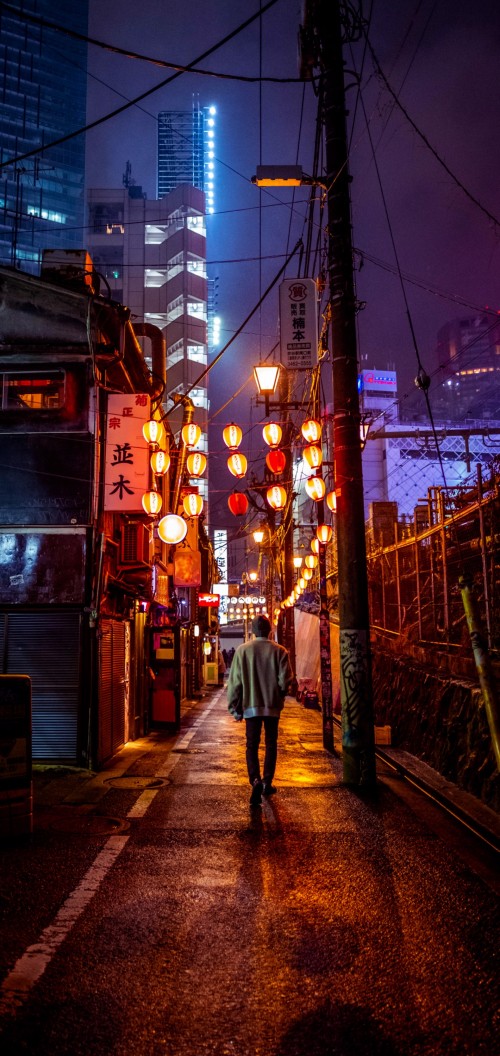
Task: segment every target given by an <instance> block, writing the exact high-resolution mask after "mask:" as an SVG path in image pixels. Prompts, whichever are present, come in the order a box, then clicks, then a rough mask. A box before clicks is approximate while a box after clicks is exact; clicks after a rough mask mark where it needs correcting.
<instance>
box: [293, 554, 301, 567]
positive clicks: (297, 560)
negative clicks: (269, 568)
mask: <svg viewBox="0 0 500 1056" xmlns="http://www.w3.org/2000/svg"><path fill="white" fill-rule="evenodd" d="M301 564H302V558H301V556H300V555H299V554H296V556H295V557H294V559H293V567H294V568H300V566H301Z"/></svg>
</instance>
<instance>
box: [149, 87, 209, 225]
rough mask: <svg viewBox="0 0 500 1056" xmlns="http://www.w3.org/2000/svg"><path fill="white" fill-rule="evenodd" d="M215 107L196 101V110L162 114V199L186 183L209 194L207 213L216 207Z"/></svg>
mask: <svg viewBox="0 0 500 1056" xmlns="http://www.w3.org/2000/svg"><path fill="white" fill-rule="evenodd" d="M215 115H216V109H215V106H201V107H200V105H199V103H198V101H197V100H194V101H193V107H192V110H164V111H162V112H161V113H159V114H158V198H163V196H164V195H165V194H168V193H169V192H170V191H173V190H175V188H176V187H178V186H179V185H180V184H182V183H187V184H189V186H190V187H198V188H199V190H200V191H204V192H205V197H206V203H207V213H213V212H214V208H215V181H214V171H215Z"/></svg>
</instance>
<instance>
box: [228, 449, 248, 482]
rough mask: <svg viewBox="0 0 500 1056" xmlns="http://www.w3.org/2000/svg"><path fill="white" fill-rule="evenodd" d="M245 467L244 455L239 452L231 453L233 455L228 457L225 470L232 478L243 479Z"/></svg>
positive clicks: (246, 464) (246, 463)
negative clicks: (226, 469)
mask: <svg viewBox="0 0 500 1056" xmlns="http://www.w3.org/2000/svg"><path fill="white" fill-rule="evenodd" d="M247 466H248V462H247V460H246V458H245V455H242V454H241V453H240V452H239V451H233V454H232V455H229V458H228V460H227V468H228V470H229V472H230V473H232V474H233V477H244V476H245V473H246V471H247Z"/></svg>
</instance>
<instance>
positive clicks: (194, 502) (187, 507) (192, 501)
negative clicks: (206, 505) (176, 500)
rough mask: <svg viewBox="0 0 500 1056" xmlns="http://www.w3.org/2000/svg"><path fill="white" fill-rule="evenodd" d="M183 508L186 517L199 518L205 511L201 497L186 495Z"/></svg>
mask: <svg viewBox="0 0 500 1056" xmlns="http://www.w3.org/2000/svg"><path fill="white" fill-rule="evenodd" d="M182 507H183V510H184V513H185V514H186V517H199V516H200V513H202V511H203V499H202V497H201V495H195V494H194V493H192V494H190V495H185V496H184V498H183V500H182Z"/></svg>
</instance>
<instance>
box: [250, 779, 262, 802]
mask: <svg viewBox="0 0 500 1056" xmlns="http://www.w3.org/2000/svg"><path fill="white" fill-rule="evenodd" d="M261 803H262V781H261V780H260V779H259V778H258V777H256V778H255V781H254V782H253V785H252V794H251V796H250V806H251V807H258V806H260V804H261Z"/></svg>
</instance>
